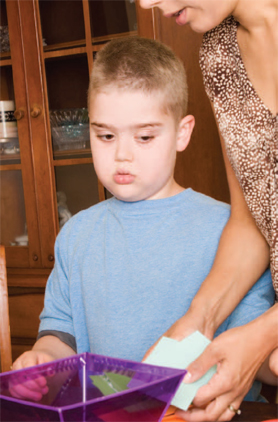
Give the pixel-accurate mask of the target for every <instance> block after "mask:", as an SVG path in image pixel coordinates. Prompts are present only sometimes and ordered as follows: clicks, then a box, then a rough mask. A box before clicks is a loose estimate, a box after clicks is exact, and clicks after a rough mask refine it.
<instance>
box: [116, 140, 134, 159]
mask: <svg viewBox="0 0 278 422" xmlns="http://www.w3.org/2000/svg"><path fill="white" fill-rule="evenodd" d="M115 159H116V161H132V160H133V150H132V142H131V140H130V139H129V138H123V139H118V142H117V147H116V151H115Z"/></svg>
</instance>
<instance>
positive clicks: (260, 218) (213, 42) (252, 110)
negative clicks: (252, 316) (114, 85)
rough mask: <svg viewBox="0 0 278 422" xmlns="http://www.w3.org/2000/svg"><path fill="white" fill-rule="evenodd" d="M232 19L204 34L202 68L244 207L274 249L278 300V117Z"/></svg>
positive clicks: (271, 257) (272, 254)
mask: <svg viewBox="0 0 278 422" xmlns="http://www.w3.org/2000/svg"><path fill="white" fill-rule="evenodd" d="M237 27H238V23H237V22H236V20H235V19H234V18H233V17H229V18H227V19H226V20H225V21H223V22H222V23H221V24H220V25H219V26H217V27H216V28H214V29H213V30H211V31H209V32H207V33H206V34H205V35H204V38H203V43H202V46H201V49H200V66H201V69H202V73H203V78H204V86H205V89H206V92H207V94H208V96H209V98H210V100H211V101H212V103H213V107H214V110H215V114H216V118H217V120H218V124H219V129H220V132H221V134H222V136H223V139H224V142H225V146H226V150H227V154H228V157H229V160H230V162H231V165H232V167H233V169H234V172H235V174H236V177H237V178H238V180H239V183H240V185H241V188H242V190H243V193H244V196H245V200H246V203H247V205H248V207H249V209H250V211H251V213H252V215H253V218H254V220H255V222H256V224H257V226H258V228H259V229H260V231H261V233H262V234H263V236H264V237H265V239H266V240H267V242H268V244H269V246H270V268H271V274H272V281H273V286H274V289H275V291H276V297H277V298H278V184H277V180H278V114H277V115H273V114H272V113H271V111H270V110H269V109H268V108H267V107H266V106H265V105H264V103H263V102H262V100H261V99H260V98H259V96H258V94H257V93H256V91H255V89H254V87H253V86H252V83H251V81H250V80H249V78H248V75H247V72H246V69H245V67H244V64H243V61H242V58H241V55H240V50H239V46H238V42H237Z"/></svg>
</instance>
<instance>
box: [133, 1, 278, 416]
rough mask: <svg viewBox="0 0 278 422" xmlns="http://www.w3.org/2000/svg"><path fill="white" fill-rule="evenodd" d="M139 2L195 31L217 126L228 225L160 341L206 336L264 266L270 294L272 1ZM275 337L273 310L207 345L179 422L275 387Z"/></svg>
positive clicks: (276, 281) (274, 205)
mask: <svg viewBox="0 0 278 422" xmlns="http://www.w3.org/2000/svg"><path fill="white" fill-rule="evenodd" d="M140 4H141V6H142V7H144V8H149V7H159V8H160V9H161V10H162V11H163V14H164V16H166V17H169V18H170V17H172V18H174V19H175V20H176V22H177V24H178V25H185V24H189V25H190V27H191V28H192V29H193V30H194V31H196V32H201V33H205V35H204V39H203V45H202V47H201V51H200V65H201V69H202V72H203V77H204V85H205V88H206V91H207V94H208V96H209V98H210V100H211V103H212V107H213V110H214V113H215V117H216V121H217V123H218V127H219V132H220V137H221V142H222V148H223V154H224V160H225V165H226V171H227V176H228V182H229V188H230V194H231V217H230V220H229V222H228V224H227V226H226V228H225V230H224V232H223V235H222V238H221V241H220V244H219V249H218V253H217V256H216V259H215V263H214V265H213V268H212V270H211V272H210V274H209V275H208V277H207V278H206V280H204V283H203V285H202V287H201V289H200V290H199V292H198V294H197V296H196V298H195V299H194V301H193V303H192V306H191V308H190V310H189V311H188V313H187V314H186V315H185V316H184V317H182V318H181V319H180V320H178V321H177V322H176V323H175V324H174V326H172V327H171V328H170V329H169V330H168V331H167V332H166V333H165V335H166V336H169V337H172V338H175V339H178V340H181V339H182V338H184V337H185V336H186V335H188V334H189V333H190V332H192V331H194V330H195V329H198V330H199V331H201V332H203V333H204V334H205V335H207V336H208V337H210V338H212V337H213V335H214V332H215V331H216V329H217V327H218V326H219V325H220V324H221V322H222V321H223V320H224V319H225V318H226V317H227V316H228V315H229V314H230V313H231V311H232V310H233V309H234V308H235V307H236V305H237V304H238V303H239V301H240V300H241V299H242V298H243V297H244V295H245V294H246V292H247V291H248V290H249V289H250V287H251V286H252V285H253V284H254V283H255V281H256V280H257V279H258V278H259V277H260V275H261V274H262V273H263V271H264V270H265V269H266V267H267V266H268V265H269V262H270V267H271V273H272V278H273V285H274V288H275V290H276V295H278V114H277V113H278V72H277V64H278V30H277V22H278V2H277V0H263V1H262V0H252V1H250V0H140ZM254 306H255V304H254ZM277 333H278V304H275V305H274V306H273V307H272V308H271V309H270V310H269V311H268V312H266V313H265V314H264V315H263V316H261V317H260V318H258V319H257V320H255V321H253V322H252V323H250V324H248V325H246V326H243V327H239V328H236V329H233V330H230V331H228V332H226V333H224V334H223V335H220V336H219V337H217V338H216V339H215V340H213V341H212V343H211V344H210V346H209V347H208V348H207V349H206V350H205V352H204V353H203V354H202V356H201V357H200V358H198V359H197V360H196V361H195V362H193V363H192V364H191V365H190V366H189V368H188V370H189V374H188V376H187V379H188V381H189V382H192V381H195V380H197V379H198V378H200V376H202V375H203V374H204V373H205V372H206V371H207V370H208V369H209V367H211V366H212V365H214V364H216V363H217V364H218V371H217V375H215V376H214V377H213V378H212V380H211V382H210V383H209V385H207V386H204V387H202V388H201V389H200V390H199V391H198V394H197V396H196V398H195V400H194V404H195V406H196V408H194V409H193V410H191V411H187V412H179V416H182V418H184V419H186V420H187V421H210V420H213V421H214V420H230V419H231V418H232V417H233V416H234V415H235V413H238V412H239V406H240V403H241V401H242V400H243V398H244V396H245V394H246V392H247V391H248V389H249V387H250V385H251V383H252V381H253V380H254V378H255V377H257V378H258V379H260V380H262V381H265V382H268V383H272V384H274V385H275V384H276V383H277V378H276V377H277V376H278V349H276V348H277V347H278V338H277V337H278V335H277ZM268 356H269V358H267V357H268ZM265 360H266V362H265V363H264V364H263V365H262V362H264V361H265ZM207 403H209V404H208V405H207ZM201 407H204V408H201Z"/></svg>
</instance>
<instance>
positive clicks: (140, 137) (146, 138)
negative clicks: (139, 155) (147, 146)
mask: <svg viewBox="0 0 278 422" xmlns="http://www.w3.org/2000/svg"><path fill="white" fill-rule="evenodd" d="M153 138H154V136H150V135H145V136H138V140H139V141H140V142H150V141H151V140H152V139H153Z"/></svg>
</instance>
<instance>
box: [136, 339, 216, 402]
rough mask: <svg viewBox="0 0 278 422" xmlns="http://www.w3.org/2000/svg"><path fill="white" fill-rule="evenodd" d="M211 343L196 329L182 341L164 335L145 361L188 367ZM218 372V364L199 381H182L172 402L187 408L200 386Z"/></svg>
mask: <svg viewBox="0 0 278 422" xmlns="http://www.w3.org/2000/svg"><path fill="white" fill-rule="evenodd" d="M209 344H210V340H209V339H207V338H206V337H205V336H204V335H203V334H201V333H200V332H199V331H195V332H194V333H193V334H191V335H190V336H188V337H186V338H185V339H183V340H182V341H177V340H174V339H171V338H168V337H162V338H161V340H160V341H159V343H158V344H157V346H156V347H155V349H154V350H153V352H152V353H151V354H150V355H149V356H148V357H147V359H146V360H145V361H144V362H145V363H149V364H151V365H159V366H167V367H169V368H177V369H186V368H187V367H188V365H189V364H190V363H191V362H193V361H194V360H195V359H197V357H199V356H200V355H201V354H202V353H203V351H204V350H205V348H206V347H207V346H208V345H209ZM215 373H216V365H215V366H213V367H212V368H210V369H209V370H208V372H207V373H206V374H205V375H204V376H203V377H202V378H200V379H199V380H198V381H195V382H192V383H190V384H185V383H183V382H182V383H181V385H180V387H179V389H178V391H177V392H176V394H175V396H174V398H173V400H172V402H171V404H172V405H173V406H176V407H178V408H180V409H182V410H187V409H188V406H189V405H190V404H191V403H192V401H193V399H194V397H195V395H196V393H197V391H198V390H199V388H200V387H202V386H203V385H205V384H207V383H208V382H209V381H210V379H211V378H212V376H213V375H214V374H215Z"/></svg>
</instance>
